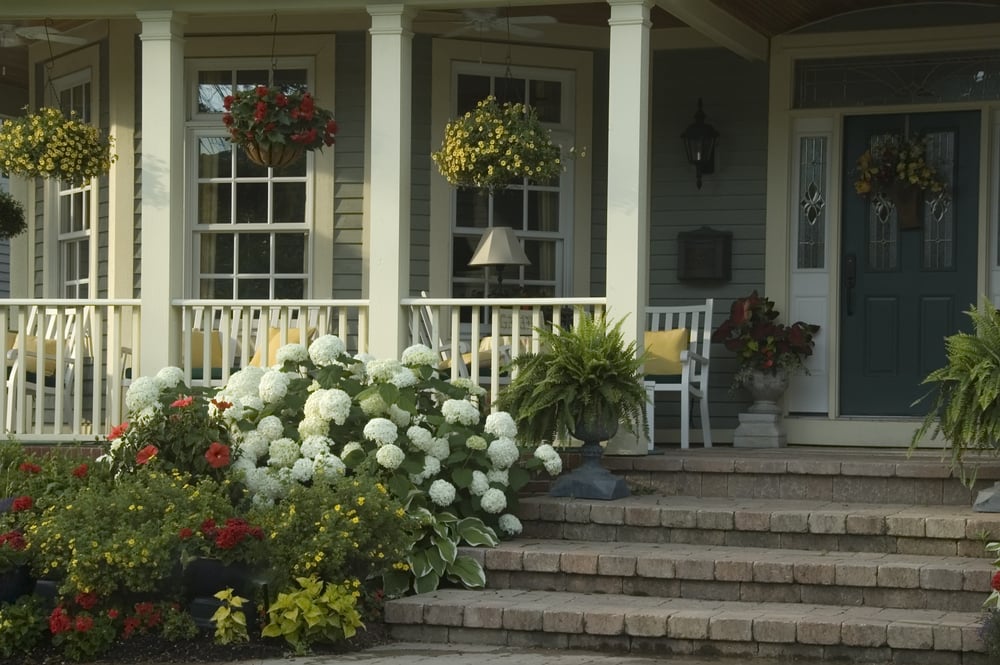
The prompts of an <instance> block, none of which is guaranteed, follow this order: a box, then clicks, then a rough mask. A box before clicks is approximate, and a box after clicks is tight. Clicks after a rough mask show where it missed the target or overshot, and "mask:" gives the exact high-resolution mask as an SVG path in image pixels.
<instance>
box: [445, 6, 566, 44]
mask: <svg viewBox="0 0 1000 665" xmlns="http://www.w3.org/2000/svg"><path fill="white" fill-rule="evenodd" d="M460 22H461V23H462V25H460V26H459V27H457V28H455V29H454V30H451V31H450V32H447V33H445V34H443V35H442V37H445V38H450V37H460V36H462V35H482V34H485V33H489V32H492V33H497V32H499V33H503V34H506V33H507V32H508V31H509V32H510V34H511V35H513V36H515V37H522V38H524V39H534V38H537V37H541V36H543V35H544V34H545V33H544V32H542V31H541V30H538V29H535V28H530V27H527V26H530V25H546V24H552V23H555V22H556V19H555V17H553V16H508V15H502V14H500V13H499V12H498V11H497V10H495V9H463V10H462V18H461V19H460Z"/></svg>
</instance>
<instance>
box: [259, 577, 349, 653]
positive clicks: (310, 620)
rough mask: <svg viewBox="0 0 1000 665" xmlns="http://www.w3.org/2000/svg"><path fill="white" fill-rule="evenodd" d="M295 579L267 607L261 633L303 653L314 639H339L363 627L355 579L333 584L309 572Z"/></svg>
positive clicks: (334, 640)
mask: <svg viewBox="0 0 1000 665" xmlns="http://www.w3.org/2000/svg"><path fill="white" fill-rule="evenodd" d="M296 582H297V583H298V586H299V588H298V589H293V590H290V591H283V592H281V593H279V594H278V598H277V600H275V601H274V602H273V603H271V606H270V607H269V608H268V611H267V617H268V621H269V622H268V624H267V625H266V626H264V630H263V631H262V635H263V636H264V637H283V638H285V640H286V641H287V642H288V643H289V644H290V645H292V647H293V648H294V649H295V653H296V654H297V655H302V654H305V653H307V652H308V651H309V646H310V645H311V644H313V643H315V642H327V643H331V644H332V643H336V642H340V641H342V640H345V639H347V638H350V637H353V636H354V634H355V633H356V632H357V629H358V628H361V627H364V624H363V623H362V622H361V614H360V613H359V612H358V610H357V602H358V598H359V597H360V595H361V594H360V591H359V590H358V589H359V588H360V584H359V583H358V582H357V580H355V581H353V582H344V583H343V584H333V583H330V582H323V581H322V580H320V579H317V578H316V577H315V576H313V575H311V576H309V577H298V578H296Z"/></svg>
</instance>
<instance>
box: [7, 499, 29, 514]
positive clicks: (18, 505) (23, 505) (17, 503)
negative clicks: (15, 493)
mask: <svg viewBox="0 0 1000 665" xmlns="http://www.w3.org/2000/svg"><path fill="white" fill-rule="evenodd" d="M34 505H35V500H34V499H32V498H31V497H30V496H19V497H17V498H16V499H14V502H13V503H12V504H10V510H11V512H12V513H19V512H21V511H22V510H31V507H32V506H34Z"/></svg>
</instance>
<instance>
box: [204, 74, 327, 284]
mask: <svg viewBox="0 0 1000 665" xmlns="http://www.w3.org/2000/svg"><path fill="white" fill-rule="evenodd" d="M308 78H309V71H308V69H307V68H306V67H305V66H302V67H290V68H284V69H274V70H271V69H268V68H266V67H255V66H252V65H251V66H245V67H240V66H236V67H216V66H214V65H211V64H207V63H206V64H204V65H202V66H200V67H199V68H197V69H195V70H194V75H193V84H194V90H195V94H194V95H193V105H192V109H191V121H190V122H189V132H188V137H189V138H188V147H189V154H191V155H192V159H193V161H194V163H193V164H192V168H191V173H192V176H191V178H190V179H189V187H190V192H191V196H190V197H189V199H190V200H191V206H192V208H191V215H190V217H191V219H192V220H193V252H194V256H195V261H194V270H195V275H194V281H195V287H194V288H195V293H196V295H197V297H200V298H212V299H233V298H238V299H275V298H291V299H301V298H306V297H308V294H309V292H310V283H309V279H310V277H309V256H310V251H309V250H310V242H311V233H310V231H311V223H312V207H311V191H312V187H311V178H312V169H311V168H310V164H311V163H312V157H311V156H307V158H306V159H302V160H299V161H298V162H295V163H294V164H290V165H288V166H286V167H284V168H280V169H271V168H265V167H263V166H259V165H257V164H255V163H253V162H251V161H250V160H249V159H247V157H246V155H245V154H244V153H243V151H242V150H241V149H239V148H238V147H236V146H234V145H233V144H232V143H230V142H229V137H228V134H227V133H226V131H225V130H224V129H223V125H222V120H221V114H222V112H223V102H224V99H225V97H226V96H227V95H231V94H233V92H234V91H237V90H246V89H250V88H253V87H255V86H257V85H278V86H283V87H284V88H285V89H286V90H288V91H293V90H294V91H304V90H305V89H306V87H307V84H308Z"/></svg>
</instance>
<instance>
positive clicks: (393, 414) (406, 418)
mask: <svg viewBox="0 0 1000 665" xmlns="http://www.w3.org/2000/svg"><path fill="white" fill-rule="evenodd" d="M389 420H391V421H392V422H394V423H396V427H400V428H402V427H407V426H408V425H409V424H410V413H409V412H408V411H403V410H402V409H401V408H399V407H398V406H396V405H395V404H392V405H390V406H389Z"/></svg>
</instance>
